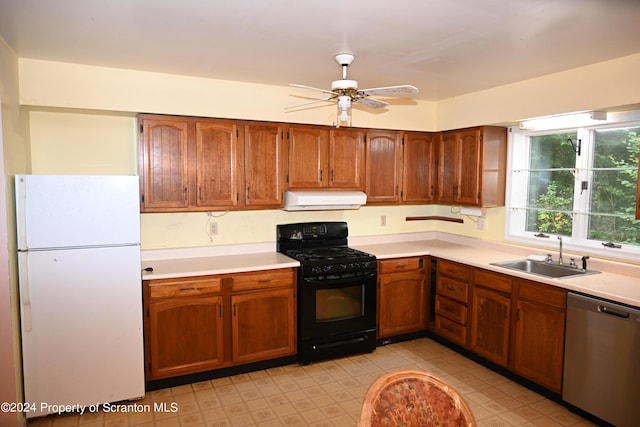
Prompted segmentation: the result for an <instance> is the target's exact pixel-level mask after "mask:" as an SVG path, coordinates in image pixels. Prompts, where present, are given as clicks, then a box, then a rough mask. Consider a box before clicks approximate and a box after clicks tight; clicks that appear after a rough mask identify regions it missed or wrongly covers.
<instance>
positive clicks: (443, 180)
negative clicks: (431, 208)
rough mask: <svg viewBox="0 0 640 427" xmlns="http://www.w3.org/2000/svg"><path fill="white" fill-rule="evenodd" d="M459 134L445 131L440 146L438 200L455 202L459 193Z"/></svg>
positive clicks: (441, 136)
mask: <svg viewBox="0 0 640 427" xmlns="http://www.w3.org/2000/svg"><path fill="white" fill-rule="evenodd" d="M458 149H459V148H458V134H457V133H454V132H444V133H442V134H441V135H440V143H439V148H438V202H448V203H454V202H455V201H456V196H457V194H458V180H459V178H458V174H459V171H458V167H457V165H458V160H457V159H458Z"/></svg>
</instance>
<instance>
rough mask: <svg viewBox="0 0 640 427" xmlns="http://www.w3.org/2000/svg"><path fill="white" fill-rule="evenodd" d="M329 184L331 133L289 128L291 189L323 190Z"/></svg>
mask: <svg viewBox="0 0 640 427" xmlns="http://www.w3.org/2000/svg"><path fill="white" fill-rule="evenodd" d="M328 182H329V131H328V130H325V129H318V128H315V127H310V126H291V127H290V128H289V189H291V190H294V189H310V188H311V189H313V188H323V187H326V186H327V185H328Z"/></svg>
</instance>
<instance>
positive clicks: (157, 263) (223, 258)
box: [142, 251, 300, 280]
mask: <svg viewBox="0 0 640 427" xmlns="http://www.w3.org/2000/svg"><path fill="white" fill-rule="evenodd" d="M299 265H300V263H299V262H298V261H296V260H294V259H292V258H289V257H288V256H286V255H282V254H281V253H278V252H275V251H274V252H256V253H248V254H238V255H215V256H202V257H193V258H167V259H155V260H146V261H145V260H143V261H142V279H143V280H152V279H169V278H176V277H192V276H208V275H212V274H227V273H242V272H246V271H259V270H272V269H276V268H288V267H298V266H299ZM149 267H150V268H153V272H147V271H145V269H146V268H149Z"/></svg>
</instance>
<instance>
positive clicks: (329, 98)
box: [284, 96, 335, 110]
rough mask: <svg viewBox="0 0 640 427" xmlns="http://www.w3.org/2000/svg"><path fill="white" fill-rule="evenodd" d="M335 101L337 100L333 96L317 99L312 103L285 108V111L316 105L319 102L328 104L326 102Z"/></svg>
mask: <svg viewBox="0 0 640 427" xmlns="http://www.w3.org/2000/svg"><path fill="white" fill-rule="evenodd" d="M333 99H335V98H334V97H333V96H330V97H328V98H323V99H316V100H314V101H310V102H305V103H303V104H298V105H292V106H291V107H284V109H285V110H292V109H294V108H300V107H305V106H307V105H311V104H316V103H318V102H326V101H332V100H333Z"/></svg>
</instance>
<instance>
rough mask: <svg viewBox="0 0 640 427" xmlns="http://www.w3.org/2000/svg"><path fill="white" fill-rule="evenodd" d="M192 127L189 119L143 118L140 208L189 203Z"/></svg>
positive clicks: (173, 206) (183, 206)
mask: <svg viewBox="0 0 640 427" xmlns="http://www.w3.org/2000/svg"><path fill="white" fill-rule="evenodd" d="M188 141H189V131H188V123H187V121H181V120H176V119H167V120H162V119H157V120H156V119H143V120H141V122H140V144H139V145H140V147H139V149H140V156H139V164H140V175H141V180H140V186H141V189H140V197H141V210H142V211H145V210H153V209H181V208H186V207H188V206H189V175H190V170H189V153H188Z"/></svg>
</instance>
